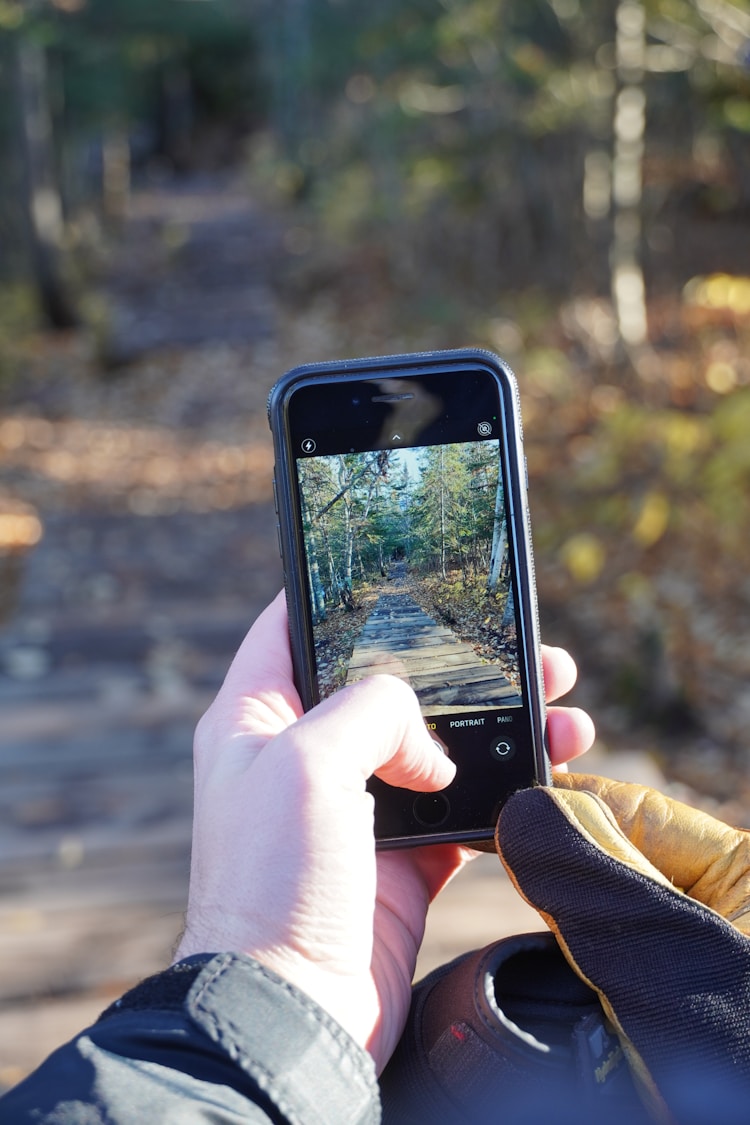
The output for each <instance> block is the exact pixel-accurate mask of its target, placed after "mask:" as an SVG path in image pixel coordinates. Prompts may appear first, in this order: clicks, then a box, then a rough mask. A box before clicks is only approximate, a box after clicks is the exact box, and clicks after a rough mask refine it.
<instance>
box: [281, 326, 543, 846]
mask: <svg viewBox="0 0 750 1125" xmlns="http://www.w3.org/2000/svg"><path fill="white" fill-rule="evenodd" d="M469 364H470V365H471V366H472V367H475V368H476V367H480V368H481V367H483V368H485V369H487V370H489V371H490V372H491V373H492V374H493V375H494V376H496V377H498V378H499V379H500V381H501V383H502V384H503V387H504V390H503V394H502V403H503V410H504V413H505V419H504V426H503V434H504V440H505V451H504V457H505V464H506V466H507V477H508V485H509V487H510V506H511V515H512V519H511V521H510V531H511V534H512V536H513V545H514V551H515V557H516V560H517V586H518V601H519V605H518V607H517V608H518V611H519V616H520V619H521V625H522V634H523V652H524V660H525V665H526V677H525V679H526V684H527V692H528V705H529V713H530V721H531V727H532V735H533V742H534V766H535V773H536V780H537V781H538V782H539V783H542V784H549V783H550V780H551V774H550V766H549V758H548V756H547V752H546V713H545V702H544V683H543V676H542V665H541V653H540V641H539V617H538V608H537V599H536V585H535V576H534V558H533V549H532V543H531V531H530V523H529V510H528V502H527V494H526V467H525V459H524V456H523V428H522V421H521V410H520V399H519V394H518V386H517V383H516V379H515V376H514V375H513V372H512V371H511V369H510V368H509V367H508V365H507V364H506V363H505V362H504V361H503V360H501V359H500V358H499V357H498V356H496V355H494V354H493V353H491V352H488V351H484V350H482V349H470V348H466V349H457V350H449V351H434V352H417V353H411V354H403V355H388V356H376V357H365V358H358V359H344V360H333V361H331V362H324V363H312V364H305V365H302V366H299V367H295V368H293V369H292V370H291V371H288V372H287V373H286V374H285V375H283V376H281V378H279V380H278V381H277V382H276V383H275V384H274V386H273V387H272V389H271V392H270V394H269V397H268V419H269V424H270V427H271V432H272V436H273V443H274V455H275V469H274V503H275V507H276V513H277V516H278V536H279V550H280V553H281V559H282V566H283V573H284V588H285V591H286V599H287V609H288V615H289V631H290V645H291V654H292V663H293V668H294V676H295V683H296V686H297V690H298V692H299V694H300V699H301V701H302V705H303V707H304V708H305V710H309V709H310V708H311V707H313V706H314V705H315V704H316V703H317V702H318V692H317V686H316V680H315V660H314V654H313V647H312V635H311V632H310V631H309V627H308V625H307V623H306V622H307V618H306V614H305V603H306V598H307V591H306V569H305V561H304V560H305V547H304V540H303V536H302V528H301V521H300V520H299V518H298V512H297V506H296V499H295V497H296V480H295V476H294V469H293V460H294V458H293V454H292V451H291V449H290V441H289V430H288V424H287V417H286V404H287V401H288V399H289V398H290V397H291V395H292V393H293V392H294V390H295V389H297V388H298V387H300V386H302V385H314V384H315V383H320V384H328V383H330V381H331V380H337V381H338V380H360V379H363V378H367V377H370V376H377V377H380V378H382V377H384V376H388V375H393V376H397V375H398V374H400V373H401V374H408V375H419V374H428V373H430V372H434V371H441V372H451V371H455V372H460V371H462V370H465V369H466V367H467V365H469ZM493 840H494V830H493V829H492V828H488V829H487V831H486V832H483V833H482V834H481V835H480V836H477V835H476V833H474V832H467V833H456V832H440V831H436V832H434V833H429V834H425V835H424V836H419V837H416V838H411V837H409V838H396V839H391V840H383V841H378V846H380V847H404V846H413V845H418V844H423V843H446V842H459V843H462V844H471V845H472V846H474V847H477V848H479V849H480V850H482V849H483V850H488V851H493V850H494V842H493Z"/></svg>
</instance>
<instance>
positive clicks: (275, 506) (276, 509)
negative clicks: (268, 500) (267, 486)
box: [271, 476, 279, 526]
mask: <svg viewBox="0 0 750 1125" xmlns="http://www.w3.org/2000/svg"><path fill="white" fill-rule="evenodd" d="M271 485H272V486H273V510H274V512H275V513H276V515H277V516H278V514H279V497H278V494H277V492H276V477H275V476H274V477H273V478H272V480H271ZM277 526H278V525H277Z"/></svg>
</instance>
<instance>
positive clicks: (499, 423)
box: [287, 370, 540, 839]
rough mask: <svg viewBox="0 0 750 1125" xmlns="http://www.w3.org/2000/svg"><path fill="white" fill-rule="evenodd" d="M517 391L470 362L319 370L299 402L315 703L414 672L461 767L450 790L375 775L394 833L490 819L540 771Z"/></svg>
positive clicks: (295, 433) (386, 827)
mask: <svg viewBox="0 0 750 1125" xmlns="http://www.w3.org/2000/svg"><path fill="white" fill-rule="evenodd" d="M509 394H510V390H509V389H508V388H506V387H504V386H503V384H502V382H500V381H499V380H498V379H497V377H496V376H495V375H494V374H493V373H491V372H489V371H486V370H466V371H462V372H460V374H456V373H453V372H443V373H440V372H437V373H435V372H431V373H429V374H415V375H409V374H399V375H398V377H394V376H393V375H390V376H389V377H387V378H376V377H370V378H356V377H354V376H352V375H349V376H347V377H346V378H344V379H341V380H333V381H332V382H331V383H330V384H328V385H321V383H320V380H318V381H317V382H316V383H314V384H311V385H309V386H300V387H298V388H297V389H296V390H295V391H294V393H293V394H292V395H291V397H290V399H289V402H288V410H287V419H288V435H289V447H290V449H291V451H292V463H293V468H294V472H293V477H294V485H295V492H296V497H295V501H296V504H297V505H298V526H299V528H301V543H302V554H303V556H304V566H303V568H302V572H303V573H302V575H301V579H300V585H301V588H302V591H303V594H304V598H305V602H306V612H305V615H304V616H305V628H306V630H307V650H308V652H309V654H310V659H311V662H312V664H313V666H314V667H313V669H312V681H313V693H314V699H313V702H314V701H316V700H317V699H323V698H326V697H327V696H328V695H330V694H331V693H332V692H334V691H336V690H338V689H339V688H341V687H343V686H345V685H347V684H351V683H355V682H356V681H357V680H359V679H362V678H363V677H365V676H368V675H372V674H375V673H380V672H386V673H390V674H392V675H396V676H399V677H400V678H402V679H404V680H406V681H407V682H408V683H409V684H410V685H411V687H412V688H413V690H414V692H415V694H416V696H417V699H418V701H419V705H420V708H421V712H422V715H423V717H424V720H425V723H426V725H427V728H428V730H429V731H430V733H431V734H432V737H433V738H434V740H435V742H436V743H437V744H438V745H439V747H440V748H441V750H442V751H443V752H444V753H446V754H448V755H449V756H450V757H451V758H453V759H454V760H455V762H456V765H457V777H456V781H454V782H453V784H452V785H451V786H450V787H449V789H448V790H446V791H445V793H444V794H423V795H421V796H420V797H415V794H413V793H410V792H408V791H405V790H404V791H402V790H394V789H393V788H392V787H391V786H387V785H385V784H384V783H382V782H378V781H377V780H374V781H373V782H372V783H371V787H372V789H373V791H374V792H375V793H376V797H377V800H376V834H378V835H379V836H381V837H384V838H391V837H393V838H396V839H401V838H403V837H413V836H415V835H419V834H420V832H425V833H427V834H429V833H431V832H433V831H438V830H439V831H445V832H447V833H448V834H451V833H456V832H464V831H466V832H470V833H476V832H483V831H484V832H486V831H490V830H491V828H492V825H493V823H494V819H495V818H496V815H497V812H498V809H499V806H500V804H501V803H502V800H503V799H504V797H505V796H507V795H508V793H509V792H511V791H512V790H513V789H515V788H518V787H519V786H521V785H528V784H530V783H531V781H532V780H534V778H535V777H537V776H538V771H539V753H540V748H539V746H538V742H539V740H540V730H539V727H540V721H539V716H538V713H537V712H538V707H539V699H538V694H539V691H538V687H537V684H536V678H537V676H538V670H537V664H536V655H535V653H534V652H533V651H531V649H532V648H533V647H534V642H533V635H534V630H535V625H536V622H535V620H534V621H530V620H529V618H530V616H531V608H530V607H531V606H532V602H533V599H532V598H531V597H530V575H529V573H528V571H529V567H530V560H529V559H528V558H526V551H527V549H529V550H530V548H529V547H528V543H527V537H526V536H525V533H524V528H525V524H524V518H521V514H520V513H519V512H518V511H517V509H518V508H519V507H523V513H524V516H525V489H524V487H523V484H522V482H521V472H522V470H521V469H520V467H519V464H518V456H519V454H518V441H517V436H518V435H517V434H516V433H511V432H509V431H510V428H512V427H511V420H512V419H513V404H512V402H511V401H509V400H508V395H509ZM519 550H520V551H521V554H522V556H524V559H525V561H524V564H523V567H522V568H521V570H520V572H519V567H518V565H517V559H518V552H519Z"/></svg>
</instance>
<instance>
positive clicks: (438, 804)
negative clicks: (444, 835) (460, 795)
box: [412, 793, 451, 828]
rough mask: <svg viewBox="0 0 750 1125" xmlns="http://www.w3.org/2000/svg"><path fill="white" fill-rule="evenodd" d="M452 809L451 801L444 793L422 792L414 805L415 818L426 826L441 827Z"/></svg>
mask: <svg viewBox="0 0 750 1125" xmlns="http://www.w3.org/2000/svg"><path fill="white" fill-rule="evenodd" d="M450 811H451V806H450V801H449V800H448V798H447V797H446V796H445V795H444V794H443V793H420V794H419V796H418V797H417V798H416V799H415V801H414V804H413V805H412V812H413V813H414V816H415V818H416V819H417V820H418V821H419V823H420V824H422V825H424V827H425V828H439V827H440V825H441V824H444V823H445V821H446V820H447V819H448V814H449V813H450Z"/></svg>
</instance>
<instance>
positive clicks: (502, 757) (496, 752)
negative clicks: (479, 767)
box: [490, 735, 516, 762]
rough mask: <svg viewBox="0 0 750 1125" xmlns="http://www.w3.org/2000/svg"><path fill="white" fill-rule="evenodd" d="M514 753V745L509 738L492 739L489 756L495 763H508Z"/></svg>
mask: <svg viewBox="0 0 750 1125" xmlns="http://www.w3.org/2000/svg"><path fill="white" fill-rule="evenodd" d="M515 752H516V744H515V742H513V739H511V738H505V737H504V736H503V735H501V736H500V738H494V739H493V740H492V742H491V743H490V754H491V756H492V757H493V758H494V759H495V761H496V762H509V761H510V759H511V758H512V757H513V756H514V754H515Z"/></svg>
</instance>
